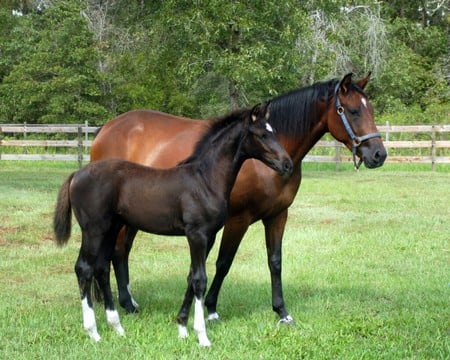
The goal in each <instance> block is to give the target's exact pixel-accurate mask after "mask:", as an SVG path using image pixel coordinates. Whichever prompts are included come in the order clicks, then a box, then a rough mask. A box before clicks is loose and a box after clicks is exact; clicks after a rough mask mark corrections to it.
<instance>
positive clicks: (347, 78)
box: [339, 73, 353, 94]
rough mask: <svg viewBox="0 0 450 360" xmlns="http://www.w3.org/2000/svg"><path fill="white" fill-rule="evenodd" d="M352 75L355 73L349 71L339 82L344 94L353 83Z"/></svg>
mask: <svg viewBox="0 0 450 360" xmlns="http://www.w3.org/2000/svg"><path fill="white" fill-rule="evenodd" d="M352 76H353V73H348V74H347V75H345V76H344V78H343V79H342V80H341V83H340V84H339V89H341V91H342V93H343V94H345V93H346V92H347V91H348V90H349V89H350V85H351V84H352Z"/></svg>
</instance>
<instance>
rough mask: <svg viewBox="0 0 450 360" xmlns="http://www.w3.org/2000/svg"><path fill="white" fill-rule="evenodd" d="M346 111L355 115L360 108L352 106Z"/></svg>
mask: <svg viewBox="0 0 450 360" xmlns="http://www.w3.org/2000/svg"><path fill="white" fill-rule="evenodd" d="M348 112H349V113H350V114H351V115H354V116H357V115H359V113H360V110H359V108H354V109H348Z"/></svg>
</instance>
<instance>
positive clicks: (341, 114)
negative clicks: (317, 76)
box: [334, 83, 381, 170]
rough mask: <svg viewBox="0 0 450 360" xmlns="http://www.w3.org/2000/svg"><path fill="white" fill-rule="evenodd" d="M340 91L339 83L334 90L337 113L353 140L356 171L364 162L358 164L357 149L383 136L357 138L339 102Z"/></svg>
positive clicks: (373, 134) (375, 134) (377, 134)
mask: <svg viewBox="0 0 450 360" xmlns="http://www.w3.org/2000/svg"><path fill="white" fill-rule="evenodd" d="M338 91H339V83H337V84H336V88H335V89H334V97H335V99H336V112H337V114H338V115H339V117H340V118H341V121H342V124H343V125H344V128H345V131H347V134H348V136H350V139H351V140H352V155H353V163H354V164H355V169H356V170H358V169H359V167H360V166H361V164H362V162H363V160H362V159H361V158H360V159H359V161H358V163H357V162H356V149H357V148H358V146H359V145H361V143H362V142H364V141H366V140H369V139H373V138H376V137H379V138H381V134H380V133H370V134H366V135H363V136H356V135H355V133H354V132H353V130H352V127H351V126H350V123H349V122H348V120H347V117H346V116H345V110H344V108H343V107H342V105H341V101H340V100H339V96H338Z"/></svg>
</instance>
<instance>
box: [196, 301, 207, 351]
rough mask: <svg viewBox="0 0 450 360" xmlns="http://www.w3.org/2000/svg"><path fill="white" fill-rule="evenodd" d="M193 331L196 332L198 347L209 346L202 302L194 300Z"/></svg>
mask: <svg viewBox="0 0 450 360" xmlns="http://www.w3.org/2000/svg"><path fill="white" fill-rule="evenodd" d="M194 330H195V331H196V332H197V336H198V343H199V344H200V346H211V342H210V341H209V339H208V336H207V335H206V325H205V316H204V313H203V300H202V299H197V298H195V308H194Z"/></svg>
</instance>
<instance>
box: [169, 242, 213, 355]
mask: <svg viewBox="0 0 450 360" xmlns="http://www.w3.org/2000/svg"><path fill="white" fill-rule="evenodd" d="M207 239H208V237H205V236H201V235H200V236H189V235H188V241H189V249H190V252H191V269H190V272H189V276H188V287H187V290H186V293H185V295H184V300H183V304H182V306H181V309H180V311H179V313H178V317H177V320H178V334H179V336H180V337H181V338H185V337H187V335H188V332H187V321H188V317H189V308H190V307H191V304H192V300H193V298H194V296H195V307H194V330H195V331H196V332H197V336H198V342H199V344H200V345H201V346H211V342H210V341H209V339H208V336H207V334H206V324H205V316H204V311H203V301H204V296H205V292H206V282H207V280H206V265H205V263H206V251H207V243H208V241H207Z"/></svg>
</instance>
